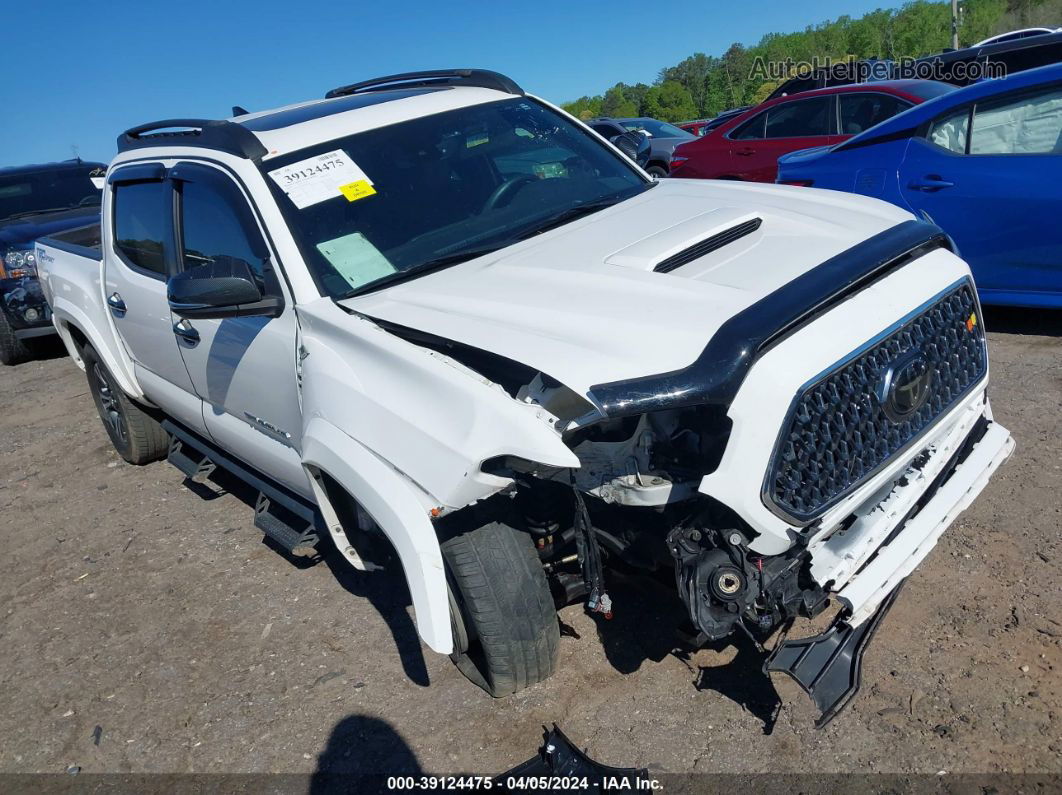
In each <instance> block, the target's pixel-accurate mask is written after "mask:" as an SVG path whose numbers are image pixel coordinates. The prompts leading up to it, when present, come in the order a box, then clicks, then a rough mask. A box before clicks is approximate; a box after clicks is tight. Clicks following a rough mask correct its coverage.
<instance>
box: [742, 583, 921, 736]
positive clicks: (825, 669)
mask: <svg viewBox="0 0 1062 795" xmlns="http://www.w3.org/2000/svg"><path fill="white" fill-rule="evenodd" d="M902 587H903V582H902V581H901V582H900V584H899V585H897V586H896V588H894V589H893V591H892V593H890V594H889V595H888V596H887V597H886V598H885V599H884V600H883V601H882V603H881V604H880V605H879V606H878V609H877V611H876V612H875V613H874V615H872V616H871V617H870V618H868V619H867V620H866V621H864V622H862V623H861V624H859V625H858V626H855V627H853V626H852V625H851V624H849V623H848V621H847V618H848V614H847V612H845V613H842V614H841V615H840V616H838V617H837V619H836V620H835V621H834V622H833V624H832V626H830V628H829V629H828V630H826V631H825V632H823V633H822V634H821V635H815V636H814V637H811V638H797V639H796V640H786V641H783V642H781V643H779V644H778V645H777V646H776V647H775V649H774V651H773V652H771V656H770V657H768V658H767V661H766V662H765V663H764V664H763V672H764V673H765V674H768V675H769V674H771V673H773V672H778V673H784V674H788V675H789V676H791V677H792V678H793V679H795V680H796V683H797V684H798V685H800V686H801V687H802V688H803V690H804V692H805V693H807V694H808V695H809V696H811V700H812V701H814V702H815V706H816V707H818V708H819V710H820V711H821V712H822V714H821V715H820V716H819V719H818V720H817V721H815V728H816V729H821V728H823V727H824V726H825V725H826V724H827V723H829V722H830V721H831V720H833V719H834V718H836V717H837V714H838V713H839V712H840V711H841V710H842V709H844V708H845V707H846V706H847V705H848V702H849V701H851V700H852V698H853V697H854V696H855V694H856V693H858V692H859V683H860V673H861V669H862V667H863V652H864V651H866V647H867V644H868V643H870V639H871V638H872V637H874V633H875V632H877V629H878V627H879V626H880V625H881V622H882V620H883V619H884V618H885V614H886V613H888V612H889V608H890V607H892V603H893V602H895V601H896V595H897V594H899V592H900V589H901V588H902Z"/></svg>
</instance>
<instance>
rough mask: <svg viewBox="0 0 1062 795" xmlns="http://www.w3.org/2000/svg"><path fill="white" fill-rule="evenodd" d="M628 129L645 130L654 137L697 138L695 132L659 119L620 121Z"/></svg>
mask: <svg viewBox="0 0 1062 795" xmlns="http://www.w3.org/2000/svg"><path fill="white" fill-rule="evenodd" d="M620 124H622V125H623V126H624V128H626V129H627V130H630V131H632V132H633V131H634V130H645V131H646V132H647V133H649V134H650V135H651V136H653V137H654V138H696V137H697V136H695V135H694V134H693V133H690V132H687V131H686V130H683V129H681V128H679V127H676V126H675V125H674V124H668V123H667V122H663V121H657V120H656V119H627V120H626V121H622V122H620Z"/></svg>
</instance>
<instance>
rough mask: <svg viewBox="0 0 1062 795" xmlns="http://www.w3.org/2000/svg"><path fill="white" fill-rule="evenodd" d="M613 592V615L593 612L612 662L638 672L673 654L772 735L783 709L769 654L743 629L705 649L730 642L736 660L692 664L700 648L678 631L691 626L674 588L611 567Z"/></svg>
mask: <svg viewBox="0 0 1062 795" xmlns="http://www.w3.org/2000/svg"><path fill="white" fill-rule="evenodd" d="M608 591H609V594H610V595H611V597H612V603H613V613H614V615H613V618H612V619H611V620H606V619H605V618H604V617H603V616H601V615H599V614H594V616H593V618H594V623H595V625H596V627H597V635H598V639H599V640H600V641H601V645H602V648H603V649H604V652H605V656H606V657H607V658H608V661H609V663H611V664H612V667H613V668H615V669H616V670H617V671H619V672H620V673H622V674H630V673H634V672H635V671H637V670H638V669H639V668H640V667H641V666H642V663H644V662H646V661H652V662H660V661H661V660H663V659H664V658H665V657H667V656H668V655H672V656H674V657H676V658H677V659H679V660H681V661H682V662H683V663H685V664H686V666H687V667H689V668H690V670H691V671H693V672H694V673H695V675H696V679H695V680H694V682H693V686H694V687H695V688H696V689H697V690H699V691H706V690H710V691H713V692H716V693H718V694H719V695H721V696H723V697H724V698H727V699H729V700H730V701H733V702H734V703H735V704H738V705H739V706H741V708H742V709H744V710H745V711H746V712H748V713H749V714H751V715H752V716H753V717H754V718H756V719H757V720H759V721H760V722H761V723H762V724H763V733H764V734H771V733H772V732H773V731H774V726H775V723H776V722H777V720H778V714H779V711H780V709H781V705H782V702H781V699H780V698H779V697H778V693H777V692H776V691H775V689H774V685H773V684H772V683H771V679H770V677H769V676H768V675H767V674H765V673H764V672H763V663H764V661H765V660H766V658H767V655H766V654H765V653H764V652H761V651H760V650H759V649H757V648H756V646H755V645H754V644H753V642H752V640H751V639H750V638H748V637H747V636H746V635H744V634H743V633H741V632H735V633H734V634H733V635H731V636H730V637H728V638H726V639H724V640H722V641H718V642H716V643H713V644H708V645H707V646H705V647H704V648H705V649H707V650H709V651H715V652H721V651H723V650H724V649H726V648H727V647H728V646H733V647H734V648H735V649H736V650H737V654H736V655H735V656H734V659H733V660H731V661H730V662H729V663H727V664H725V665H720V666H703V665H702V666H696V667H694V665H693V664H692V662H691V661H692V659H693V656H694V653H695V651H696V650H695V649H693V648H691V647H689V646H685V645H683V644H682V642H681V640H680V639H679V630H680V629H681V628H684V627H686V626H687V625H688V621H689V619H688V617H687V616H686V612H685V610H684V609H683V608H682V605H681V603H680V601H679V599H678V596H677V595H676V594H675V593H674V591H673V590H670V589H668V588H667V587H666V586H664V584H663V583H660V582H658V581H656V580H653V579H651V578H649V577H644V576H637V575H635V576H621V575H618V574H616V573H614V572H609V577H608Z"/></svg>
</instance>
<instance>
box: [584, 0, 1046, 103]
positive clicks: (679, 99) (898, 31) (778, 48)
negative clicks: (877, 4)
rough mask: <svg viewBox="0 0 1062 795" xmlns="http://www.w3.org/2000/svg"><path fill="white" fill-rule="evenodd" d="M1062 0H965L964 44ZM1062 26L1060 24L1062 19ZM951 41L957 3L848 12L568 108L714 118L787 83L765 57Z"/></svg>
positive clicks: (928, 50)
mask: <svg viewBox="0 0 1062 795" xmlns="http://www.w3.org/2000/svg"><path fill="white" fill-rule="evenodd" d="M1060 6H1062V0H963V2H962V14H961V25H960V28H959V44H960V46H968V45H970V44H973V43H975V42H978V41H980V40H982V39H984V38H987V37H988V36H991V35H994V34H996V33H1001V32H1004V31H1007V30H1012V29H1014V28H1018V27H1025V26H1029V25H1034V24H1045V22H1046V20H1045V21H1041V20H1042V19H1043V18H1044V17H1052V16H1058V13H1057V12H1058V11H1059V8H1060ZM1054 24H1056V25H1057V24H1059V23H1058V22H1057V21H1056V22H1055V23H1054ZM950 45H951V4H950V2H928V0H916V1H915V2H911V3H907V4H906V5H904V6H902V7H901V8H899V9H878V10H876V11H871V12H870V13H868V14H865V15H863V16H862V17H860V18H858V19H853V18H852V17H848V16H842V17H838V18H837V19H835V20H832V21H829V22H823V23H821V24H819V25H812V26H809V27H808V28H807V29H805V30H803V31H801V32H799V33H768V34H767V35H766V36H764V37H763V38H762V39H760V41H759V43H758V44H756V45H754V46H752V47H746V46H744V45H742V44H738V43H735V44H732V45H730V47H729V48H728V49H727V51H726V52H725V53H723V54H722V55H718V56H717V55H705V54H704V53H701V52H698V53H694V54H693V55H691V56H689V57H688V58H686V59H685V60H683V61H681V62H679V63H677V64H675V65H674V66H668V67H665V68H664V69H661V70H660V73H659V75H658V76H657V79H656V81H655V82H654V83H653V84H652V85H647V84H645V83H637V84H635V85H628V84H626V83H616V85H614V86H612V88H610V89H608V90H607V91H606V92H605V93H604V94H602V95H598V96H593V97H589V96H586V97H580V98H579V99H577V100H575V101H574V102H568V103H566V104H565V105H564V109H565V110H567V111H568V112H569V113H572V114H573V115H575V116H578V117H580V118H582V119H590V118H593V117H595V116H619V117H623V116H651V117H653V118H656V119H662V120H664V121H684V120H687V119H697V118H710V117H712V116H715V115H716V114H717V113H719V112H720V111H722V110H726V109H727V108H735V107H739V106H741V105H749V104H754V103H757V102H761V101H763V99H764V98H766V96H767V95H768V94H770V93H771V91H773V90H774V89H775V88H776V87H777V86H778V84H779V81H771V80H768V79H766V78H765V77H764V76H762V75H756V74H754V73H753V72H754V70H753V65H754V64H755V63H756V60H757V58H761V59H763V62H764V63H780V62H784V61H786V60H787V59H791V60H792V61H793V62H794V63H800V62H809V61H811V60H812V59H814V58H816V57H817V58H818V59H820V61H821V60H822V59H824V58H830V59H831V60H833V61H834V62H837V61H843V60H845V59H863V58H888V59H893V60H896V59H899V58H904V57H913V58H917V57H920V56H923V55H929V54H932V53H935V52H940V51H941V50H943V49H944V48H946V47H949V46H950Z"/></svg>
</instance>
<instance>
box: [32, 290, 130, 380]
mask: <svg viewBox="0 0 1062 795" xmlns="http://www.w3.org/2000/svg"><path fill="white" fill-rule="evenodd" d="M63 304H64V305H59V303H58V302H57V306H55V307H54V308H53V312H54V316H53V321H52V322H53V323H54V324H55V328H56V331H58V332H59V338H60V339H61V340H62V341H63V345H64V346H65V347H66V351H67V353H69V354H70V358H71V359H73V360H74V363H75V364H76V365H77V366H78V367H80V368H81V369H82V370H84V369H85V361H84V359H83V358H82V356H81V352H82V351H83V350H84V348H85V346H86V345H91V346H92V349H93V350H94V351H96V353H97V354H98V355H99V357H100V360H101V361H102V362H103V364H104V365H105V366H106V368H107V369H108V370H109V371H110V373H111V375H112V376H113V377H114V380H115V381H117V382H118V386H120V387H121V388H122V391H123V392H125V394H127V395H129V397H131V398H134V399H136V400H143V398H144V393H143V392H142V391H141V389H140V386H139V385H138V384H137V383H136V381H135V380H134V379H133V376H132V369H131V367H129V366H128V364H127V362H126V361H125V357H124V356H123V355H122V354H124V351H118V350H116V347H117V346H120V345H121V343H120V342H118V340H116V339H115V340H114V342H113V343H111V344H108V343H107V342H106V341H105V340H106V337H105V336H104V334H101V333H99V332H98V330H97V329H96V328H95V325H94V324H93V323H92V322H91V320H90V319H89V317H88V316H87V315H85V314H84V313H82V312H81V311H80V310H79V309H78V308H77V307H74V306H71V305H70V304H69V303H67V302H63ZM108 332H110V329H108Z"/></svg>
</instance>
